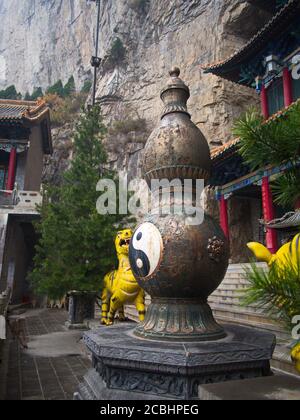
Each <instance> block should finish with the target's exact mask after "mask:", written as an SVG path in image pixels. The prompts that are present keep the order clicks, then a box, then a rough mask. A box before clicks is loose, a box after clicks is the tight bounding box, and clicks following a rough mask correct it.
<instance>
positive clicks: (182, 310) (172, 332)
mask: <svg viewBox="0 0 300 420" xmlns="http://www.w3.org/2000/svg"><path fill="white" fill-rule="evenodd" d="M134 334H135V335H137V336H138V337H144V338H148V339H152V340H168V341H213V340H220V339H222V338H224V337H226V333H225V331H224V328H223V327H221V326H220V325H219V324H218V323H217V322H216V321H215V319H214V317H213V314H212V310H211V308H210V306H209V305H208V303H206V302H203V301H201V300H199V299H198V300H197V299H167V298H164V299H162V298H153V299H152V303H151V304H150V306H149V308H148V310H147V314H146V319H145V322H143V324H140V325H138V326H137V327H136V329H135V331H134Z"/></svg>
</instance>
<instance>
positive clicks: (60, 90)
mask: <svg viewBox="0 0 300 420" xmlns="http://www.w3.org/2000/svg"><path fill="white" fill-rule="evenodd" d="M46 93H47V94H51V95H58V96H60V97H61V98H63V97H64V86H63V84H62V81H61V80H59V81H58V82H56V83H54V85H52V86H50V87H49V88H48V89H47V90H46Z"/></svg>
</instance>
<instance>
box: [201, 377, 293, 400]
mask: <svg viewBox="0 0 300 420" xmlns="http://www.w3.org/2000/svg"><path fill="white" fill-rule="evenodd" d="M199 399H200V400H211V401H213V400H231V401H237V400H240V401H254V400H300V380H299V379H298V378H295V377H293V376H291V375H282V374H277V375H274V376H268V377H263V378H254V379H244V380H238V381H230V382H222V383H217V384H209V385H200V386H199Z"/></svg>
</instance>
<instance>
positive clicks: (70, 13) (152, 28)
mask: <svg viewBox="0 0 300 420" xmlns="http://www.w3.org/2000/svg"><path fill="white" fill-rule="evenodd" d="M257 3H259V2H256V4H257ZM0 17H1V25H0V88H1V87H4V86H7V85H9V84H15V85H16V87H17V89H18V90H19V91H21V92H22V93H25V92H26V91H31V90H32V89H33V87H35V86H42V87H43V88H45V87H47V86H49V85H51V84H53V83H54V82H56V81H57V80H58V79H62V81H63V82H65V81H66V80H67V79H68V78H69V77H70V75H72V74H73V75H74V77H75V81H76V84H77V87H78V88H79V87H80V86H82V84H83V82H84V81H85V80H86V78H88V77H90V76H91V74H90V64H89V62H90V57H91V55H92V54H93V51H94V30H95V21H96V8H95V3H94V2H87V1H86V0H22V1H21V2H20V1H19V0H0ZM268 17H269V16H268V14H267V12H265V11H263V10H261V9H260V8H259V7H258V6H254V5H253V4H252V2H250V0H249V1H244V0H102V1H101V19H100V54H99V55H100V56H101V57H102V59H103V60H102V65H101V68H100V70H99V80H98V87H97V99H98V100H99V101H100V103H101V104H102V109H103V112H104V115H105V118H106V120H107V122H108V124H112V126H113V129H112V130H111V132H110V135H109V137H108V139H107V147H108V149H109V151H110V154H109V156H110V160H111V163H112V166H114V167H115V168H118V169H122V170H125V171H129V172H130V176H135V175H136V174H137V173H138V167H139V156H140V151H141V150H142V149H143V146H144V143H145V140H146V138H147V135H148V133H149V131H150V130H151V129H152V127H153V126H154V124H155V123H156V121H157V119H158V118H159V114H160V110H161V103H160V99H159V91H160V88H161V87H162V86H163V84H164V82H165V80H166V77H167V74H168V70H169V69H170V67H172V66H173V65H178V66H179V67H180V68H181V72H182V78H183V79H184V80H185V82H186V83H187V84H188V85H189V86H190V88H191V99H190V101H189V110H190V112H191V114H192V118H193V121H194V122H195V123H196V124H197V125H198V126H199V127H200V128H201V130H202V131H203V132H204V134H205V135H206V136H207V138H208V140H209V141H210V142H211V141H214V142H216V141H217V142H218V141H221V142H224V141H227V140H228V139H229V138H230V137H231V134H230V128H231V124H232V122H233V120H234V118H235V117H236V116H237V115H239V114H240V113H241V112H242V111H243V110H244V109H245V108H247V107H248V106H249V104H250V103H255V101H257V98H256V96H255V93H253V91H252V90H250V89H246V88H241V87H239V86H237V85H233V84H231V83H229V82H224V81H222V80H220V79H218V78H216V77H215V76H210V75H205V74H203V72H202V70H201V65H202V64H206V63H208V62H211V61H215V60H219V59H222V58H225V57H227V56H228V55H230V54H231V53H232V52H234V51H235V50H236V49H238V48H239V47H240V46H241V45H242V44H244V43H245V42H246V41H247V39H249V37H250V36H251V35H252V34H253V33H254V32H255V31H256V30H257V29H258V27H260V26H261V25H262V24H263V23H264V22H265V21H266V20H267V19H268ZM117 38H119V39H120V41H121V43H122V45H123V47H124V48H125V56H124V59H122V60H115V62H113V61H112V60H111V47H112V45H113V43H114V41H115V40H116V39H117ZM116 120H117V122H118V123H119V124H118V125H117V129H116V126H114V124H115V123H114V121H116ZM128 120H129V121H131V122H136V121H139V122H141V124H138V127H137V126H136V124H133V126H132V129H130V124H129V126H128V124H127V126H126V127H125V129H124V122H125V123H126V121H128ZM125 125H126V124H125ZM68 130H69V128H68V127H67V130H66V131H64V130H59V131H55V133H54V134H55V136H54V137H55V143H57V144H60V145H61V144H62V143H63V142H64V138H65V137H66V136H67V137H68V134H67V135H66V133H68ZM61 134H62V138H60V135H61ZM59 147H60V148H61V149H59V150H62V155H61V154H60V152H59V150H56V152H55V154H54V160H55V162H54V163H55V165H56V166H55V165H54V166H55V168H56V169H57V168H59V167H60V166H61V165H62V167H65V166H64V164H62V160H63V159H64V158H65V157H67V158H69V157H70V153H67V152H66V150H65V148H64V147H61V146H59ZM57 160H58V161H59V164H58V163H57ZM58 170H59V169H58ZM47 171H48V172H49V171H50V173H51V171H52V172H53V169H51V168H50V169H49V167H48V169H47ZM54 176H56V175H54Z"/></svg>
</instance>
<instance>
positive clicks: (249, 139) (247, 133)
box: [233, 102, 300, 206]
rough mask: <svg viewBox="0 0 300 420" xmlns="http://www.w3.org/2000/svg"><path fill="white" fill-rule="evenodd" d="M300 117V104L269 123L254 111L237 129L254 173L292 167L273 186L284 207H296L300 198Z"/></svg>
mask: <svg viewBox="0 0 300 420" xmlns="http://www.w3.org/2000/svg"><path fill="white" fill-rule="evenodd" d="M299 118H300V102H298V103H296V104H295V105H294V106H293V107H291V108H290V109H288V110H286V111H284V112H283V113H282V115H281V117H278V118H277V119H274V120H270V121H268V122H264V120H263V117H262V116H261V115H260V114H259V113H258V111H256V110H255V109H250V110H249V111H248V112H247V113H246V114H245V115H243V116H242V117H241V118H240V119H239V120H238V121H236V123H235V125H234V129H233V133H234V135H235V136H237V137H239V138H240V142H239V152H240V154H241V156H242V157H243V159H244V161H245V162H246V163H247V164H248V165H249V166H250V168H251V169H252V170H253V171H254V170H257V169H258V168H263V167H265V166H266V165H274V166H277V165H280V164H282V163H283V162H285V163H289V164H290V167H291V169H290V170H289V171H287V172H286V173H284V174H282V175H281V177H280V179H278V180H277V181H276V182H275V183H274V184H273V189H274V193H275V198H276V201H277V202H278V203H279V204H281V205H283V206H293V205H294V204H295V202H296V201H297V200H298V199H299V198H300V191H299V183H300V169H299V166H298V165H299V154H300V124H299Z"/></svg>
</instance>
